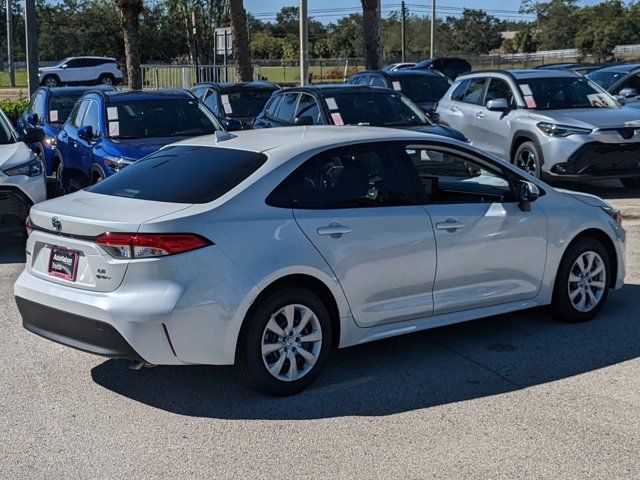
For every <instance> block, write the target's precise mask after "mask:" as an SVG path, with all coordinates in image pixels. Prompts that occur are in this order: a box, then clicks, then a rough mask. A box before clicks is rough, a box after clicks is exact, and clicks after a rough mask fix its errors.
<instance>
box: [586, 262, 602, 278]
mask: <svg viewBox="0 0 640 480" xmlns="http://www.w3.org/2000/svg"><path fill="white" fill-rule="evenodd" d="M603 270H604V264H603V263H599V264H598V266H597V267H596V268H595V269H594V270H593V271H592V272H590V273H589V277H590V278H593V277H595V276H597V275H599V274H600V273H601V272H602V271H603Z"/></svg>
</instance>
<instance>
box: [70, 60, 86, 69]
mask: <svg viewBox="0 0 640 480" xmlns="http://www.w3.org/2000/svg"><path fill="white" fill-rule="evenodd" d="M85 63H86V61H85V60H84V59H82V58H76V59H75V60H69V61H68V62H67V63H66V65H67V68H79V67H84V66H85Z"/></svg>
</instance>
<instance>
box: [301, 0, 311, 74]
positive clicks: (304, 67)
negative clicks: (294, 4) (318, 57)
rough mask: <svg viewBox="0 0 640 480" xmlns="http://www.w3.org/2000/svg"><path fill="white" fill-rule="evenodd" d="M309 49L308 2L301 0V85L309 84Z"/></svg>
mask: <svg viewBox="0 0 640 480" xmlns="http://www.w3.org/2000/svg"><path fill="white" fill-rule="evenodd" d="M308 48H309V29H308V23H307V0H300V85H302V86H305V85H306V84H307V83H309V65H308V64H307V61H308V56H307V49H308Z"/></svg>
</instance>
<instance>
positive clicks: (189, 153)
mask: <svg viewBox="0 0 640 480" xmlns="http://www.w3.org/2000/svg"><path fill="white" fill-rule="evenodd" d="M266 160H267V157H266V155H264V154H261V153H255V152H247V151H245V150H236V149H230V148H215V147H193V146H176V147H168V148H165V149H162V150H160V151H158V152H156V153H153V154H151V155H149V156H148V157H145V158H144V159H142V160H140V161H138V162H136V163H134V164H133V165H131V166H129V167H127V168H125V169H124V170H122V171H121V172H120V173H118V174H117V175H113V176H111V177H109V178H107V179H106V180H104V181H102V182H100V183H98V184H96V185H94V186H93V187H91V188H89V191H90V192H94V193H100V194H103V195H112V196H116V197H127V198H137V199H140V200H152V201H156V202H170V203H208V202H212V201H213V200H215V199H216V198H219V197H220V196H222V195H224V194H225V193H227V192H228V191H230V190H231V189H233V188H234V187H236V186H237V185H239V184H240V183H241V182H242V181H244V180H245V179H247V178H248V177H249V176H250V175H251V174H252V173H254V172H255V171H256V170H257V169H258V168H260V167H261V166H262V165H263V164H264V162H265V161H266Z"/></svg>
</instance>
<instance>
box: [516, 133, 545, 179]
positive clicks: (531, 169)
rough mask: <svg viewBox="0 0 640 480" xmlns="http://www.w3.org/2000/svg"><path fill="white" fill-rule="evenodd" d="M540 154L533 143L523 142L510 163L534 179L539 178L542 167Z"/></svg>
mask: <svg viewBox="0 0 640 480" xmlns="http://www.w3.org/2000/svg"><path fill="white" fill-rule="evenodd" d="M541 162H542V152H540V149H539V148H538V145H536V144H535V142H531V141H527V142H523V143H522V144H521V145H520V146H519V147H518V149H517V150H516V153H515V154H514V155H513V159H512V163H513V164H514V165H515V166H516V167H518V168H519V169H521V170H524V171H525V172H527V173H528V174H530V175H533V176H534V177H536V178H540V175H541V172H542V170H541V167H542V164H541Z"/></svg>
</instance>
